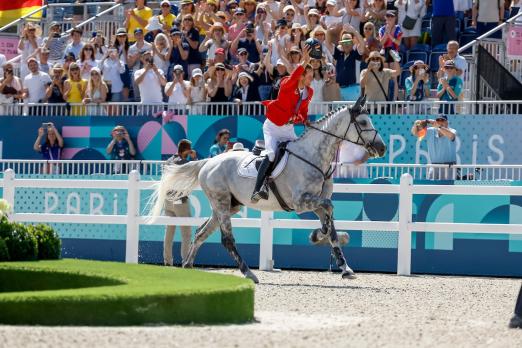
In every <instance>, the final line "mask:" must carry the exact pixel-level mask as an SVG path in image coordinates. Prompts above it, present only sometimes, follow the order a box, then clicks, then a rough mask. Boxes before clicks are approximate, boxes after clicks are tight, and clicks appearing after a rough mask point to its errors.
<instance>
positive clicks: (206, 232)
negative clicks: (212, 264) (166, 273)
mask: <svg viewBox="0 0 522 348" xmlns="http://www.w3.org/2000/svg"><path fill="white" fill-rule="evenodd" d="M218 223H219V221H218V219H217V216H216V214H214V213H212V216H211V217H210V218H209V219H208V220H207V221H205V223H203V225H201V226H200V227H199V228H198V231H197V232H196V235H195V236H194V241H193V242H192V244H191V245H190V250H189V253H188V256H187V259H186V260H183V267H185V268H192V266H193V265H194V260H195V259H196V254H197V252H198V250H199V248H200V247H201V245H202V244H203V242H204V241H205V240H207V238H208V237H209V236H210V235H211V234H212V232H214V230H215V229H216V228H217V226H218Z"/></svg>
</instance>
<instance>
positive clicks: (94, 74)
mask: <svg viewBox="0 0 522 348" xmlns="http://www.w3.org/2000/svg"><path fill="white" fill-rule="evenodd" d="M91 76H100V74H98V73H97V72H92V73H91Z"/></svg>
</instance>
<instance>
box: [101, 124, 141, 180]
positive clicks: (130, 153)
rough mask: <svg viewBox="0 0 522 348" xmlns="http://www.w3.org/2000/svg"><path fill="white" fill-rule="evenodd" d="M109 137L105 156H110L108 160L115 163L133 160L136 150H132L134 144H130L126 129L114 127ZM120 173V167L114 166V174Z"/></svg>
mask: <svg viewBox="0 0 522 348" xmlns="http://www.w3.org/2000/svg"><path fill="white" fill-rule="evenodd" d="M111 135H112V140H111V142H110V143H109V145H108V146H107V149H106V152H107V154H108V155H110V159H111V160H117V161H129V160H132V159H134V156H135V155H136V149H135V148H134V144H133V143H132V140H131V138H130V136H129V132H127V129H125V127H123V126H116V127H114V129H113V130H112V133H111ZM127 169H130V168H127ZM122 172H123V171H122V167H121V166H120V165H115V166H114V174H121V173H122ZM125 172H127V171H125Z"/></svg>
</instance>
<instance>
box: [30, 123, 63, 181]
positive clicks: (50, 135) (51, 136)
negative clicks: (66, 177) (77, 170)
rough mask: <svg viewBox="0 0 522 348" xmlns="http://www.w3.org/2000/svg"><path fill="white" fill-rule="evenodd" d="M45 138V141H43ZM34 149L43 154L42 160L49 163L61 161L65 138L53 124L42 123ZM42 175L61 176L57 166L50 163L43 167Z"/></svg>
mask: <svg viewBox="0 0 522 348" xmlns="http://www.w3.org/2000/svg"><path fill="white" fill-rule="evenodd" d="M44 137H45V141H43V143H42V140H43V139H44ZM33 149H34V150H35V151H37V152H40V153H41V154H42V158H43V159H44V160H47V161H55V160H59V159H61V156H62V149H63V138H62V136H61V135H60V132H58V130H57V129H56V127H55V126H54V124H53V123H52V122H49V123H42V126H41V127H40V128H39V129H38V136H37V137H36V141H35V142H34V145H33ZM42 174H60V168H59V166H58V165H57V164H51V163H48V164H47V165H45V166H44V167H43V170H42Z"/></svg>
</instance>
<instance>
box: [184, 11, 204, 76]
mask: <svg viewBox="0 0 522 348" xmlns="http://www.w3.org/2000/svg"><path fill="white" fill-rule="evenodd" d="M182 9H183V6H182ZM181 29H182V33H183V41H184V42H186V43H187V44H188V45H189V56H188V58H187V64H188V69H189V72H190V71H193V70H194V69H196V68H201V63H202V60H201V54H200V53H199V47H200V42H199V41H200V36H199V31H198V30H197V28H196V27H195V26H194V17H192V15H184V16H183V22H182V28H181ZM181 65H183V64H181Z"/></svg>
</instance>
